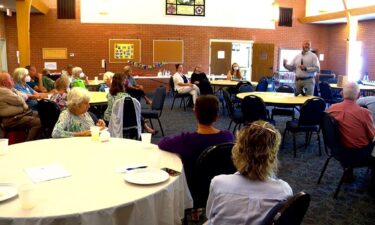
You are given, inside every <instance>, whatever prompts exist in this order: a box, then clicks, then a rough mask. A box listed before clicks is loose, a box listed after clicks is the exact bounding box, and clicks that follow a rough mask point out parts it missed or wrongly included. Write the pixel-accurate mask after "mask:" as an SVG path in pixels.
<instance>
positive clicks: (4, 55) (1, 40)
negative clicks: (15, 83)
mask: <svg viewBox="0 0 375 225" xmlns="http://www.w3.org/2000/svg"><path fill="white" fill-rule="evenodd" d="M0 45H1V47H2V48H1V49H2V51H1V52H0V54H1V65H2V68H0V71H1V70H4V71H8V62H7V43H6V40H5V38H0Z"/></svg>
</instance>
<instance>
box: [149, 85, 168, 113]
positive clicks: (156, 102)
mask: <svg viewBox="0 0 375 225" xmlns="http://www.w3.org/2000/svg"><path fill="white" fill-rule="evenodd" d="M165 96H166V88H165V87H164V86H160V87H158V88H156V90H155V94H154V97H153V98H152V105H151V109H152V110H159V111H160V112H161V111H162V110H163V106H164V100H165Z"/></svg>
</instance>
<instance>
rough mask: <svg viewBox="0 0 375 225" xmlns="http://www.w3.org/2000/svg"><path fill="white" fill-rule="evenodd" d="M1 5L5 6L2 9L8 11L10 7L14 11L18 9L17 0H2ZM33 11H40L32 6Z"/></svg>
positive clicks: (0, 9)
mask: <svg viewBox="0 0 375 225" xmlns="http://www.w3.org/2000/svg"><path fill="white" fill-rule="evenodd" d="M0 5H3V6H4V8H0V11H2V12H6V10H7V9H10V10H11V11H12V12H15V11H16V0H1V1H0ZM31 12H32V13H39V11H38V10H37V9H35V8H34V7H32V6H31Z"/></svg>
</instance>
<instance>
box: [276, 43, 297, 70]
mask: <svg viewBox="0 0 375 225" xmlns="http://www.w3.org/2000/svg"><path fill="white" fill-rule="evenodd" d="M301 51H302V50H301V49H291V48H280V51H279V71H288V70H287V69H286V68H285V67H284V66H283V60H284V59H286V60H287V63H288V64H290V63H292V61H293V59H294V58H295V57H296V56H297V55H298V54H300V53H301Z"/></svg>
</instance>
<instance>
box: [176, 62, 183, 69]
mask: <svg viewBox="0 0 375 225" xmlns="http://www.w3.org/2000/svg"><path fill="white" fill-rule="evenodd" d="M181 65H182V64H180V63H177V64H176V65H174V66H175V67H176V70H178V67H180V66H181Z"/></svg>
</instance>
